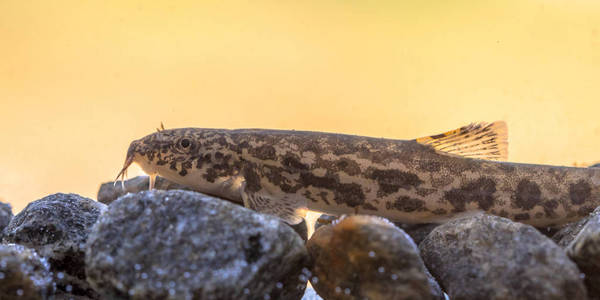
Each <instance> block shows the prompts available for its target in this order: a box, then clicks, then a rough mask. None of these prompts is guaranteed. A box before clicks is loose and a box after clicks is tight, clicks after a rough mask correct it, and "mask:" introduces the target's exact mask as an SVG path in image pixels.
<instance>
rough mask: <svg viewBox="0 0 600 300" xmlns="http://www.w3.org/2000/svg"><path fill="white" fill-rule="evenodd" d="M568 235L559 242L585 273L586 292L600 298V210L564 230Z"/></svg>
mask: <svg viewBox="0 0 600 300" xmlns="http://www.w3.org/2000/svg"><path fill="white" fill-rule="evenodd" d="M564 231H566V232H567V233H568V234H566V235H564V236H563V237H562V239H561V240H560V241H559V243H560V244H561V245H564V247H565V249H566V250H567V254H568V255H569V257H570V258H571V259H572V260H573V261H574V262H575V263H576V264H577V266H578V267H579V270H581V271H582V272H583V273H585V283H586V286H587V288H588V292H589V294H590V296H591V297H594V299H599V298H600V208H596V210H594V212H593V213H592V214H591V215H590V217H588V218H586V219H584V220H581V221H579V222H576V223H574V224H572V225H571V226H569V227H566V228H564Z"/></svg>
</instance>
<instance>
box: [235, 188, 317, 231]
mask: <svg viewBox="0 0 600 300" xmlns="http://www.w3.org/2000/svg"><path fill="white" fill-rule="evenodd" d="M242 199H243V200H244V206H245V207H246V208H250V209H253V210H255V211H257V212H260V213H265V214H270V215H275V216H278V217H279V218H281V219H283V220H284V221H285V222H286V223H288V224H290V225H296V224H299V223H300V222H302V219H303V218H304V217H305V216H306V212H307V209H306V200H305V199H304V198H303V197H299V196H296V195H292V194H284V195H282V196H280V197H275V196H273V195H269V194H262V193H260V192H258V193H247V192H242Z"/></svg>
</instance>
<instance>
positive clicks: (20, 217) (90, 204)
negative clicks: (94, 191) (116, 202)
mask: <svg viewBox="0 0 600 300" xmlns="http://www.w3.org/2000/svg"><path fill="white" fill-rule="evenodd" d="M105 209H106V205H104V204H102V203H99V202H96V201H94V200H91V199H88V198H84V197H81V196H79V195H75V194H53V195H50V196H47V197H44V198H42V199H40V200H37V201H34V202H31V203H29V205H27V207H26V208H25V209H24V210H23V211H21V212H20V213H19V214H17V215H16V216H15V217H14V218H13V219H12V220H11V221H10V223H9V225H8V226H7V227H6V228H5V230H4V234H5V235H4V239H3V240H4V242H8V243H16V244H20V245H24V246H27V247H29V248H32V249H35V250H36V252H37V253H38V254H39V255H41V256H43V257H45V258H47V259H48V261H49V263H50V266H51V269H52V271H53V273H54V274H55V275H56V276H59V277H57V278H56V280H57V286H58V288H59V289H60V288H66V287H68V286H69V285H70V286H71V289H72V292H73V293H74V294H79V295H89V296H95V293H94V291H92V290H91V289H90V287H89V286H88V284H87V282H86V280H85V269H84V256H85V248H84V247H85V243H86V240H87V237H88V234H89V232H90V229H91V227H92V225H93V224H94V223H95V222H96V220H97V219H98V216H99V215H100V213H101V212H102V211H104V210H105Z"/></svg>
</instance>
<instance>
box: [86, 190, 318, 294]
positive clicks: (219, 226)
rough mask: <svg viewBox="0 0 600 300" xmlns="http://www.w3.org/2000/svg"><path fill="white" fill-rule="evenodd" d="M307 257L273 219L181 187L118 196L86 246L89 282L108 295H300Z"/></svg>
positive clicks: (301, 244)
mask: <svg viewBox="0 0 600 300" xmlns="http://www.w3.org/2000/svg"><path fill="white" fill-rule="evenodd" d="M307 262H308V255H307V252H306V248H305V247H304V242H303V241H302V239H301V238H300V237H299V236H298V235H297V234H296V233H295V232H294V231H293V230H292V229H291V228H290V227H289V226H287V225H286V224H284V223H283V221H281V220H280V219H279V218H276V217H274V216H269V215H263V214H259V213H256V212H254V211H252V210H248V209H246V208H243V207H241V206H238V205H235V204H232V203H229V202H227V201H223V200H220V199H217V198H213V197H210V196H206V195H203V194H199V193H195V192H190V191H181V190H172V191H158V190H153V191H144V192H140V193H137V194H127V195H125V196H123V197H120V198H119V199H118V200H117V201H115V202H113V203H112V204H111V205H110V206H109V208H108V210H107V212H106V213H104V214H103V215H102V216H101V217H100V219H99V221H98V223H96V225H95V226H94V228H93V230H92V233H91V234H90V237H89V239H88V244H87V252H86V272H87V274H88V281H89V282H90V283H91V284H92V285H93V286H94V287H95V288H96V289H97V290H98V291H99V292H100V293H101V294H102V295H103V296H105V297H108V298H111V299H125V298H133V299H164V298H167V297H170V298H172V299H191V298H194V299H300V298H301V297H302V294H303V292H304V289H305V287H306V278H305V276H304V275H303V273H302V271H303V269H304V268H305V265H306V264H307ZM304 270H305V271H307V270H306V269H304Z"/></svg>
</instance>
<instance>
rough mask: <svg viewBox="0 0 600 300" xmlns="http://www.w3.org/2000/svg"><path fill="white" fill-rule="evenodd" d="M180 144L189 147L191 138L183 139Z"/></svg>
mask: <svg viewBox="0 0 600 300" xmlns="http://www.w3.org/2000/svg"><path fill="white" fill-rule="evenodd" d="M179 144H180V145H181V147H183V148H187V147H189V146H190V145H191V144H192V143H191V142H190V140H188V139H182V140H181V141H180V142H179Z"/></svg>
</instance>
